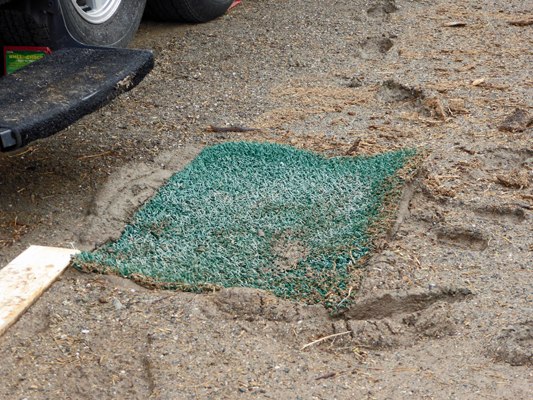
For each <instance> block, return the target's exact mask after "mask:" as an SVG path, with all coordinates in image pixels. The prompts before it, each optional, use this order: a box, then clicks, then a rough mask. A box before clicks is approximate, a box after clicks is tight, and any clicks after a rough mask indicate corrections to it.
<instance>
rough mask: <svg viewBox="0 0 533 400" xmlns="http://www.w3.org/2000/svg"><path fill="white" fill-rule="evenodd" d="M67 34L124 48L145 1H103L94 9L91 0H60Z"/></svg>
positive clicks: (140, 15)
mask: <svg viewBox="0 0 533 400" xmlns="http://www.w3.org/2000/svg"><path fill="white" fill-rule="evenodd" d="M60 3H61V10H62V12H63V18H64V20H65V24H66V25H67V28H68V30H69V32H70V34H71V35H72V36H73V37H74V38H75V39H76V40H78V41H79V42H81V43H84V44H88V45H97V46H110V47H127V46H128V45H129V43H130V42H131V41H132V39H133V37H134V36H135V33H136V32H137V28H138V27H139V23H140V22H141V18H142V16H143V12H144V7H145V5H146V0H105V1H103V2H102V1H100V2H98V3H96V4H97V7H95V9H91V8H90V7H89V6H88V5H87V4H89V5H90V4H92V3H93V1H91V0H60Z"/></svg>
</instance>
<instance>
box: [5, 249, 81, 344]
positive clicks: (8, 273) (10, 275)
mask: <svg viewBox="0 0 533 400" xmlns="http://www.w3.org/2000/svg"><path fill="white" fill-rule="evenodd" d="M76 253H79V251H78V250H72V249H61V248H57V247H43V246H30V248H29V249H27V250H26V251H25V252H24V253H22V254H21V255H20V256H18V257H17V258H15V259H14V260H13V261H11V262H10V263H9V264H8V265H7V266H6V267H5V268H3V269H2V270H0V336H2V335H3V334H4V333H5V332H6V331H7V329H8V328H9V327H10V326H11V325H13V324H14V323H15V322H16V321H17V320H18V319H19V318H20V316H21V315H22V314H24V312H25V311H26V310H27V309H28V308H29V307H30V306H31V305H32V304H33V303H35V301H36V300H37V299H38V298H39V296H41V294H43V293H44V292H45V291H46V289H48V288H49V287H50V285H51V284H52V283H53V282H54V281H55V280H56V279H57V277H58V276H59V275H61V274H62V273H63V271H64V270H65V269H66V268H67V266H68V264H69V262H70V256H71V255H72V254H76Z"/></svg>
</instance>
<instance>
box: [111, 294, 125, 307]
mask: <svg viewBox="0 0 533 400" xmlns="http://www.w3.org/2000/svg"><path fill="white" fill-rule="evenodd" d="M111 303H113V307H115V310H120V309H121V308H124V306H123V305H122V303H121V302H120V300H119V299H117V298H116V297H113V300H111Z"/></svg>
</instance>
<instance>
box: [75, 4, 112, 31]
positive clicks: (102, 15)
mask: <svg viewBox="0 0 533 400" xmlns="http://www.w3.org/2000/svg"><path fill="white" fill-rule="evenodd" d="M71 1H72V4H73V5H74V8H75V9H76V11H77V12H78V14H80V16H81V17H82V18H83V19H84V20H85V21H87V22H90V23H91V24H95V25H97V24H103V23H104V22H106V21H107V20H109V19H110V18H111V17H112V16H113V15H115V12H116V11H117V9H118V7H119V6H120V3H121V2H122V0H71Z"/></svg>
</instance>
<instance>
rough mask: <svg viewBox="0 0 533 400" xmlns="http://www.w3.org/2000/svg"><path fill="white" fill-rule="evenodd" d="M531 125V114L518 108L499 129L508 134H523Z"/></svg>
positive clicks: (532, 120)
mask: <svg viewBox="0 0 533 400" xmlns="http://www.w3.org/2000/svg"><path fill="white" fill-rule="evenodd" d="M531 124H533V118H532V117H531V116H530V115H529V113H528V112H527V111H526V110H522V109H521V108H517V109H516V111H515V112H514V113H513V114H511V115H509V116H508V117H507V118H505V119H504V120H503V122H502V124H501V125H500V126H499V127H498V129H499V130H500V131H506V132H522V131H524V130H526V129H527V127H528V126H530V125H531Z"/></svg>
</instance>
